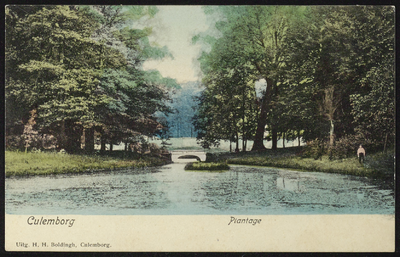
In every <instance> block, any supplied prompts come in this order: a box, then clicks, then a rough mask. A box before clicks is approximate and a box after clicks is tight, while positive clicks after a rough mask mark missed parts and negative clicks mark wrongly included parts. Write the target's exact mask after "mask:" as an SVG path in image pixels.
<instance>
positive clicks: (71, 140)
mask: <svg viewBox="0 0 400 257" xmlns="http://www.w3.org/2000/svg"><path fill="white" fill-rule="evenodd" d="M82 132H83V129H82V127H81V126H78V125H76V124H75V122H74V121H73V120H66V121H65V135H66V139H67V142H66V145H65V146H66V148H65V150H66V151H67V152H68V153H77V152H78V151H79V149H80V148H81V142H80V139H81V136H82Z"/></svg>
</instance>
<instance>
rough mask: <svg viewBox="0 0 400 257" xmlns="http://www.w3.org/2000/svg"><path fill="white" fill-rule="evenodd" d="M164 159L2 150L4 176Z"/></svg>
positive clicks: (133, 164) (156, 163)
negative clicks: (3, 152) (3, 155)
mask: <svg viewBox="0 0 400 257" xmlns="http://www.w3.org/2000/svg"><path fill="white" fill-rule="evenodd" d="M166 163H167V161H166V160H163V159H161V158H156V157H145V158H142V159H139V160H134V159H128V158H117V157H109V156H95V155H91V156H88V155H72V154H59V153H44V152H40V153H34V152H28V153H24V152H14V151H6V152H5V170H6V177H10V176H23V175H47V174H61V173H79V172H88V171H101V170H115V169H122V168H142V167H151V166H160V165H163V164H166Z"/></svg>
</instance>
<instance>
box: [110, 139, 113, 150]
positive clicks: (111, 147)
mask: <svg viewBox="0 0 400 257" xmlns="http://www.w3.org/2000/svg"><path fill="white" fill-rule="evenodd" d="M112 151H113V143H112V141H111V142H110V152H112Z"/></svg>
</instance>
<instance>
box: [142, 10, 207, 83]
mask: <svg viewBox="0 0 400 257" xmlns="http://www.w3.org/2000/svg"><path fill="white" fill-rule="evenodd" d="M157 7H158V9H159V12H158V13H157V14H156V16H155V17H154V20H153V21H152V24H151V25H152V26H153V34H154V35H152V36H151V37H150V40H151V41H154V42H157V43H158V44H159V45H160V46H167V47H168V49H169V51H170V52H171V53H172V55H173V57H174V59H171V58H164V59H163V60H153V61H146V62H145V63H144V64H143V68H144V69H145V70H151V69H156V70H159V71H160V73H161V75H162V76H163V77H170V78H173V79H176V80H177V82H178V83H180V84H181V83H185V82H189V81H197V80H200V78H199V77H198V72H199V64H198V62H197V61H195V62H193V60H196V59H197V56H198V55H199V53H200V46H199V45H192V44H191V40H192V37H193V36H194V35H196V34H198V33H199V32H203V31H205V30H207V28H208V25H207V20H206V16H205V14H204V12H203V10H202V9H201V6H157Z"/></svg>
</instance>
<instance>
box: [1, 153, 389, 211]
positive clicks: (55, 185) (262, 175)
mask: <svg viewBox="0 0 400 257" xmlns="http://www.w3.org/2000/svg"><path fill="white" fill-rule="evenodd" d="M186 162H187V160H185V161H184V162H183V163H174V164H170V165H166V166H164V167H161V168H157V169H143V170H126V171H116V172H102V173H94V174H81V175H56V176H43V177H23V178H7V179H6V212H7V213H10V214H56V213H57V214H91V215H102V214H119V215H133V214H147V215H159V214H175V215H176V214H178V215H179V214H192V215H193V214H232V215H233V214H249V215H250V214H347V213H357V214H358V213H366V214H393V213H394V190H393V189H388V187H387V186H385V185H383V186H380V185H379V182H378V181H373V180H370V179H367V178H360V177H353V176H346V175H338V174H323V173H310V172H296V171H289V170H278V169H271V168H255V167H245V166H232V167H231V170H230V171H227V172H222V173H212V172H186V171H184V166H185V164H186Z"/></svg>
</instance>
